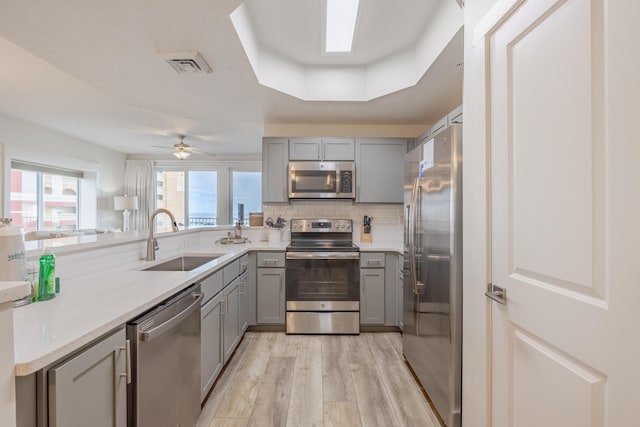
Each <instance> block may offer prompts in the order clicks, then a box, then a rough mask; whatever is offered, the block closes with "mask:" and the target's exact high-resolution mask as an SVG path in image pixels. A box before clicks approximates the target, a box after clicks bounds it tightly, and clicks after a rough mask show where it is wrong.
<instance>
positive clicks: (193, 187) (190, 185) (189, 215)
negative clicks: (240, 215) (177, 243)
mask: <svg viewBox="0 0 640 427" xmlns="http://www.w3.org/2000/svg"><path fill="white" fill-rule="evenodd" d="M156 183H157V185H156V207H157V208H165V209H168V210H170V211H171V213H173V215H174V216H175V217H176V222H177V223H178V225H180V226H181V227H186V228H188V227H194V226H203V225H216V224H217V219H218V204H217V198H218V195H217V193H218V176H217V172H215V171H166V170H165V171H162V170H157V171H156ZM156 230H157V231H160V232H162V231H171V222H170V219H169V217H168V216H166V215H158V216H157V219H156Z"/></svg>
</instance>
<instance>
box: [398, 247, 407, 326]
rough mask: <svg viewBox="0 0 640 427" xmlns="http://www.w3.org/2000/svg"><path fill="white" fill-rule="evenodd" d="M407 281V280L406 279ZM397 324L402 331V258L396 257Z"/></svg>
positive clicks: (401, 256)
mask: <svg viewBox="0 0 640 427" xmlns="http://www.w3.org/2000/svg"><path fill="white" fill-rule="evenodd" d="M407 280H408V278H407ZM396 286H397V294H396V298H397V319H398V320H397V323H398V327H399V328H400V330H401V331H404V311H403V310H404V256H403V255H398V278H397V283H396Z"/></svg>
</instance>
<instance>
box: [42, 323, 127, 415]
mask: <svg viewBox="0 0 640 427" xmlns="http://www.w3.org/2000/svg"><path fill="white" fill-rule="evenodd" d="M125 341H126V333H125V330H124V329H120V330H118V331H117V332H115V333H113V334H111V335H109V336H108V337H106V338H104V339H102V340H101V341H99V342H98V343H96V344H94V345H93V346H91V347H89V348H88V349H86V350H84V351H82V352H81V353H79V354H78V355H76V356H74V357H72V358H71V359H69V360H67V361H65V362H62V363H61V364H59V365H57V366H55V367H53V368H50V369H49V371H48V380H49V381H48V382H49V386H48V401H49V402H48V403H49V426H50V427H60V426H65V427H66V426H78V427H80V426H98V427H99V426H104V427H114V426H116V427H120V426H121V427H125V426H126V425H127V374H126V372H127V366H126V359H127V352H126V346H125Z"/></svg>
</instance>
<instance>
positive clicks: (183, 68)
mask: <svg viewBox="0 0 640 427" xmlns="http://www.w3.org/2000/svg"><path fill="white" fill-rule="evenodd" d="M160 56H161V57H162V58H163V59H164V60H165V61H167V63H168V64H169V65H171V68H173V69H174V70H175V72H176V73H210V72H211V67H209V64H207V61H205V60H204V58H203V57H202V55H200V54H199V53H198V52H196V51H186V52H163V53H160Z"/></svg>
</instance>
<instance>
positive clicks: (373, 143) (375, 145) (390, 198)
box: [355, 138, 407, 203]
mask: <svg viewBox="0 0 640 427" xmlns="http://www.w3.org/2000/svg"><path fill="white" fill-rule="evenodd" d="M406 151H407V140H406V139H395V138H372V139H357V140H356V200H355V201H356V202H358V203H402V202H403V197H404V193H403V185H404V157H405V154H406Z"/></svg>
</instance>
